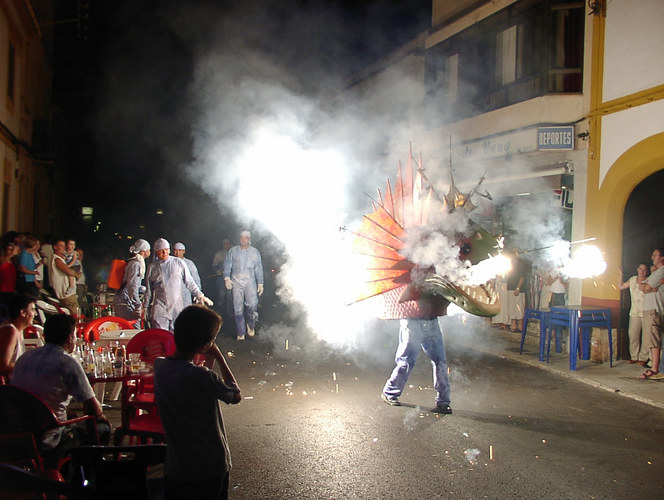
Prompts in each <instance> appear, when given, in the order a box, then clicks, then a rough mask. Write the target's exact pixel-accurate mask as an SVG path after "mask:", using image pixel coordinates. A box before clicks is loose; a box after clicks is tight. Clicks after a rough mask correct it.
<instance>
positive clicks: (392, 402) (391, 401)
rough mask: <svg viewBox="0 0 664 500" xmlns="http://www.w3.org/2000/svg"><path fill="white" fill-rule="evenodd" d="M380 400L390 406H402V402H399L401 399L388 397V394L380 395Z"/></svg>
mask: <svg viewBox="0 0 664 500" xmlns="http://www.w3.org/2000/svg"><path fill="white" fill-rule="evenodd" d="M380 398H381V399H382V400H383V401H385V402H386V403H387V404H388V405H391V406H401V401H399V398H398V397H396V396H388V395H387V394H382V393H381V395H380Z"/></svg>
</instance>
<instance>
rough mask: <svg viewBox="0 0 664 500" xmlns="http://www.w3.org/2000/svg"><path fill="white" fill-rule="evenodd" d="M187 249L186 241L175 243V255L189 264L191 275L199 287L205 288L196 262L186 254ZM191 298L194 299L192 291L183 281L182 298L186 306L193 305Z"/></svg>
mask: <svg viewBox="0 0 664 500" xmlns="http://www.w3.org/2000/svg"><path fill="white" fill-rule="evenodd" d="M186 251H187V249H186V247H185V246H184V243H181V242H179V241H178V242H177V243H176V244H175V245H173V255H174V256H175V257H177V258H178V259H182V260H183V261H184V263H185V264H187V269H189V272H190V273H191V277H192V278H194V281H195V282H196V285H198V288H200V289H201V290H203V285H202V284H201V275H200V274H199V273H198V268H197V267H196V264H194V261H193V260H191V259H188V258H186V257H185V256H184V254H185V252H186ZM191 299H192V295H191V292H190V291H189V290H188V289H187V287H185V286H184V283H183V284H182V300H183V301H184V305H185V307H186V306H190V305H191Z"/></svg>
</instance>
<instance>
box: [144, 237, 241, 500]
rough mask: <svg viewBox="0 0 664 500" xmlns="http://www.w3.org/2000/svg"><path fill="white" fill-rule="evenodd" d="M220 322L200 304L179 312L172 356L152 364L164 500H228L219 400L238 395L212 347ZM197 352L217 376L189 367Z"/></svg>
mask: <svg viewBox="0 0 664 500" xmlns="http://www.w3.org/2000/svg"><path fill="white" fill-rule="evenodd" d="M155 248H156V245H155ZM221 322H222V320H221V316H219V314H217V313H216V312H215V311H213V310H211V309H207V308H205V307H203V306H200V305H193V306H189V307H187V308H185V309H184V310H183V311H182V312H181V313H180V315H179V316H178V317H177V319H176V320H175V328H174V329H175V332H174V333H175V345H176V351H175V353H174V354H173V356H169V357H167V358H158V359H157V360H156V361H155V363H154V373H155V374H154V381H155V399H156V401H157V406H158V408H159V415H160V416H161V420H162V422H163V424H164V430H165V432H166V442H167V443H168V447H167V449H166V463H165V465H164V476H165V479H166V484H165V488H164V492H165V495H164V498H165V499H167V500H170V499H189V498H205V499H227V498H228V490H229V484H230V483H229V477H230V469H231V457H230V450H229V447H228V440H227V437H226V429H225V428H224V420H223V415H222V412H221V402H222V401H223V402H224V403H226V404H237V403H239V402H240V401H241V400H242V396H241V394H240V389H239V388H238V385H237V382H236V380H235V377H234V376H233V373H232V372H231V370H230V369H229V367H228V365H227V364H226V360H225V359H224V357H223V355H222V354H221V352H220V351H219V348H218V347H217V346H216V345H215V343H214V341H215V338H216V336H217V334H218V332H219V329H220V327H221ZM197 353H209V354H212V356H213V357H214V358H215V359H216V360H217V362H218V363H219V367H220V371H221V377H219V375H217V374H216V373H215V372H214V371H212V370H209V369H208V368H206V367H204V366H196V365H194V363H193V357H194V355H195V354H197ZM194 429H195V432H193V431H194Z"/></svg>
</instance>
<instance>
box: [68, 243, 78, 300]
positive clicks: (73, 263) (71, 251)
mask: <svg viewBox="0 0 664 500" xmlns="http://www.w3.org/2000/svg"><path fill="white" fill-rule="evenodd" d="M65 264H67V266H69V267H70V268H71V269H73V270H74V271H76V272H79V268H80V266H81V265H80V264H79V262H78V253H76V241H75V240H67V241H66V243H65ZM68 279H69V288H68V289H67V293H68V294H71V293H76V279H77V278H76V276H69V278H68Z"/></svg>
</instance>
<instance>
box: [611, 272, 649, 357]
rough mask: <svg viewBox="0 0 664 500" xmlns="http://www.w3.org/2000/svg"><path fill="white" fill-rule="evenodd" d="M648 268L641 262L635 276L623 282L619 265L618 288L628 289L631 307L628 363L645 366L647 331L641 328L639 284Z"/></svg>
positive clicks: (641, 309)
mask: <svg viewBox="0 0 664 500" xmlns="http://www.w3.org/2000/svg"><path fill="white" fill-rule="evenodd" d="M649 271H650V268H649V266H648V264H646V263H645V262H642V263H641V264H639V265H638V266H637V268H636V276H632V277H630V278H629V279H628V280H627V281H625V282H623V270H622V266H621V267H620V279H619V281H618V283H619V287H618V288H619V289H620V290H629V294H630V300H631V307H630V308H629V327H628V330H627V331H628V337H629V363H630V364H636V363H638V364H640V365H641V366H645V365H646V363H647V362H648V349H647V347H646V345H645V342H646V335H647V332H646V331H645V330H644V329H643V299H644V294H643V292H642V291H641V288H640V285H641V284H643V283H645V282H646V279H647V278H648V274H650V273H649Z"/></svg>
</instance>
